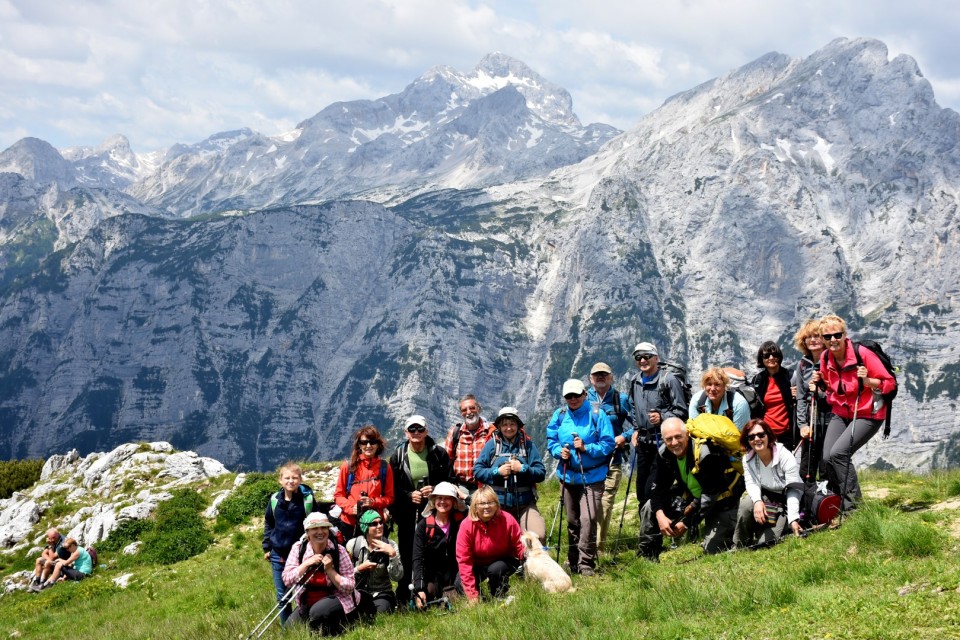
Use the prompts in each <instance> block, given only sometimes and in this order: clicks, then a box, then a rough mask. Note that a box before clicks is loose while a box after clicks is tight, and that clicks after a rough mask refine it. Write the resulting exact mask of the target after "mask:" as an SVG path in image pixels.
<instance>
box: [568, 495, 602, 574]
mask: <svg viewBox="0 0 960 640" xmlns="http://www.w3.org/2000/svg"><path fill="white" fill-rule="evenodd" d="M603 482H604V481H603V480H601V481H600V482H594V483H593V484H587V485H582V484H573V483H567V484H565V485H564V486H563V487H562V488H561V491H562V493H563V507H564V509H566V510H567V544H568V545H569V546H568V547H567V561H568V562H569V563H570V570H571V571H574V572H576V573H580V572H581V571H582V570H583V569H591V570H593V569H594V568H595V567H596V565H597V520H598V518H599V516H600V498H601V497H603Z"/></svg>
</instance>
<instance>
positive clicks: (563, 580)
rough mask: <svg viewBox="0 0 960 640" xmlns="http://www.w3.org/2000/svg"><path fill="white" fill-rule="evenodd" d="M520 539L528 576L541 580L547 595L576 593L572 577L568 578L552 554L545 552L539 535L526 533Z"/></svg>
mask: <svg viewBox="0 0 960 640" xmlns="http://www.w3.org/2000/svg"><path fill="white" fill-rule="evenodd" d="M520 539H521V540H523V549H524V552H523V555H524V557H526V560H525V561H524V563H523V568H524V572H525V574H526V575H527V576H529V577H532V578H536V579H537V580H539V581H540V584H541V585H543V589H544V591H546V592H547V593H562V592H564V591H571V592H573V591H576V589H574V588H573V582H572V581H571V580H570V576H568V575H567V574H566V572H565V571H564V570H563V568H562V567H561V566H560V565H558V564H557V563H556V562H554V561H553V558H551V557H550V554H549V553H547V552H546V550H544V548H543V545H542V544H540V538H538V537H537V534H535V533H533V532H532V531H526V532H524V534H523V535H522V536H521V538H520Z"/></svg>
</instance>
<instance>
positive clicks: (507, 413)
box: [493, 407, 523, 428]
mask: <svg viewBox="0 0 960 640" xmlns="http://www.w3.org/2000/svg"><path fill="white" fill-rule="evenodd" d="M502 418H513V419H514V420H516V421H517V426H519V427H521V428H522V427H523V420H521V419H520V412H519V411H517V408H516V407H504V408H503V409H500V413H498V414H497V419H496V420H494V421H493V424H495V425H497V426H498V427H499V426H500V420H501V419H502Z"/></svg>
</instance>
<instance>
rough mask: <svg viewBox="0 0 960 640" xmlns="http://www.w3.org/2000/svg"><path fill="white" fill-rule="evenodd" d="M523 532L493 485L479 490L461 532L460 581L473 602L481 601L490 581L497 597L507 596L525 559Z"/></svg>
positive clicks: (458, 548)
mask: <svg viewBox="0 0 960 640" xmlns="http://www.w3.org/2000/svg"><path fill="white" fill-rule="evenodd" d="M521 535H522V532H521V531H520V525H519V524H517V521H516V519H515V518H514V517H513V516H512V515H510V514H509V513H506V512H505V511H503V510H502V509H501V508H500V502H499V501H498V500H497V493H496V492H495V491H494V490H493V489H492V488H491V487H489V486H483V487H480V488H479V489H477V491H476V492H475V493H474V494H473V498H472V501H471V503H470V517H469V518H468V519H467V520H464V522H463V524H461V525H460V532H459V533H458V534H457V564H459V565H460V581H461V583H462V586H463V591H464V593H466V594H467V599H468V600H469V601H470V603H471V604H474V603H476V602H479V600H480V583H481V582H483V580H485V579H489V580H490V593H491V594H492V595H493V597H495V598H502V597H504V596H505V595H507V590H508V589H509V588H510V575H511V574H513V573H515V572H516V570H517V568H518V567H519V566H520V564H521V563H522V562H523V541H522V540H521V539H520V536H521Z"/></svg>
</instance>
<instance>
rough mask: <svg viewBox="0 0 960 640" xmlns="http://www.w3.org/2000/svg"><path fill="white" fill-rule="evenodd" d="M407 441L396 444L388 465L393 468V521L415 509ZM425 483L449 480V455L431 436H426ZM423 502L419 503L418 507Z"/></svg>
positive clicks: (422, 505)
mask: <svg viewBox="0 0 960 640" xmlns="http://www.w3.org/2000/svg"><path fill="white" fill-rule="evenodd" d="M409 446H410V443H409V442H402V443H400V444H399V445H397V448H396V449H395V450H394V452H393V455H392V456H390V466H391V467H392V468H393V494H394V495H393V505H392V506H391V507H390V508H391V510H392V511H393V514H394V516H395V517H394V521H400V518H399V516H410V515H412V514H413V513H414V511H416V509H415V508H414V504H413V502H412V501H411V500H410V494H411V493H413V492H414V490H416V487H415V486H414V484H413V478H412V477H411V476H410V460H409V458H408V457H407V456H408V452H407V448H408V447H409ZM426 446H427V449H426V450H427V484H429V485H430V486H432V487H435V486H437V483H439V482H449V481H450V457H449V456H448V455H447V452H446V450H445V449H444V448H443V445H439V444H437V443H436V442H435V441H434V440H433V438H431V437H430V436H427V439H426ZM424 506H426V505H425V504H423V503H421V504H420V505H419V507H417V508H419V509H422V508H423V507H424Z"/></svg>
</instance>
